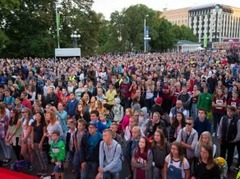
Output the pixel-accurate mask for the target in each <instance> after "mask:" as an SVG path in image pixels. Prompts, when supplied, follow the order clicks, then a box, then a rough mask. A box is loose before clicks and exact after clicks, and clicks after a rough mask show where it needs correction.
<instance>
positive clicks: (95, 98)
mask: <svg viewBox="0 0 240 179" xmlns="http://www.w3.org/2000/svg"><path fill="white" fill-rule="evenodd" d="M96 101H97V97H96V96H92V97H91V99H90V103H89V112H91V111H93V110H96V107H95V102H96Z"/></svg>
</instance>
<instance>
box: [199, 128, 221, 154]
mask: <svg viewBox="0 0 240 179" xmlns="http://www.w3.org/2000/svg"><path fill="white" fill-rule="evenodd" d="M203 145H210V146H211V147H212V148H213V157H215V155H216V150H217V146H216V145H215V144H213V141H212V136H211V134H210V132H208V131H205V132H203V133H202V134H201V135H200V138H199V141H198V143H197V145H196V147H195V157H197V158H199V156H200V149H201V147H202V146H203Z"/></svg>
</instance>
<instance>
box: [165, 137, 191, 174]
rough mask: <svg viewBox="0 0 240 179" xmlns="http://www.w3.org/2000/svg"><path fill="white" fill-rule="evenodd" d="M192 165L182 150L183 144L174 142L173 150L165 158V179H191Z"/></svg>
mask: <svg viewBox="0 0 240 179" xmlns="http://www.w3.org/2000/svg"><path fill="white" fill-rule="evenodd" d="M189 178H190V165H189V163H188V161H187V159H186V158H185V157H184V155H183V152H182V145H181V143H179V142H176V141H175V142H173V143H172V146H171V152H170V154H168V155H167V156H166V158H165V163H164V168H163V179H189Z"/></svg>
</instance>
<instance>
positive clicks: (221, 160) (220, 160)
mask: <svg viewBox="0 0 240 179" xmlns="http://www.w3.org/2000/svg"><path fill="white" fill-rule="evenodd" d="M214 162H215V163H216V164H217V165H218V166H219V168H220V169H221V178H225V177H227V169H228V167H227V162H226V160H225V159H224V158H222V157H217V158H215V159H214Z"/></svg>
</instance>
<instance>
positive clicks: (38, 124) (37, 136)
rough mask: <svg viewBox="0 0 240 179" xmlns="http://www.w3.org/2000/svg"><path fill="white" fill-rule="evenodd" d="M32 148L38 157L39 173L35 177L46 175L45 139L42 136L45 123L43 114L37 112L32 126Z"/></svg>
mask: <svg viewBox="0 0 240 179" xmlns="http://www.w3.org/2000/svg"><path fill="white" fill-rule="evenodd" d="M32 127H33V130H32V141H33V143H32V148H33V149H34V151H35V154H36V155H37V157H38V161H39V163H40V167H41V171H40V172H39V173H38V174H37V175H43V176H44V175H46V173H47V167H48V166H47V155H46V152H47V140H46V139H47V138H46V137H45V136H44V134H45V133H46V123H45V118H44V115H43V113H40V112H37V113H36V114H35V121H34V122H33V124H32Z"/></svg>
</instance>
